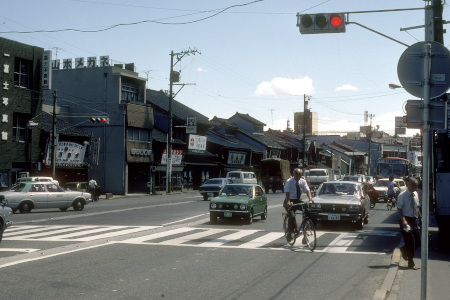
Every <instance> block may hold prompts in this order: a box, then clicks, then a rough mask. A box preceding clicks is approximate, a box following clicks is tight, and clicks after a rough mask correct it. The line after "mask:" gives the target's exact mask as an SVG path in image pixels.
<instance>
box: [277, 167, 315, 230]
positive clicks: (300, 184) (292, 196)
mask: <svg viewBox="0 0 450 300" xmlns="http://www.w3.org/2000/svg"><path fill="white" fill-rule="evenodd" d="M302 174H303V172H302V169H300V168H296V169H294V171H293V173H292V175H293V177H291V178H289V179H288V180H287V181H286V184H285V185H284V191H285V192H286V197H285V199H284V203H283V207H284V209H285V210H286V212H287V213H288V215H289V221H288V234H292V233H295V234H296V233H299V232H298V226H297V224H295V211H293V210H290V209H289V208H290V207H291V205H292V204H297V203H300V202H301V200H300V196H301V195H302V191H303V192H305V193H307V195H308V199H309V201H310V202H311V203H312V202H313V200H312V197H311V192H310V190H309V187H308V183H307V182H306V180H305V179H303V178H302Z"/></svg>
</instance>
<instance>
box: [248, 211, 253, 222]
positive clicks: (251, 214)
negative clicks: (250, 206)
mask: <svg viewBox="0 0 450 300" xmlns="http://www.w3.org/2000/svg"><path fill="white" fill-rule="evenodd" d="M252 223H253V210H251V211H250V213H249V214H248V216H247V224H248V225H250V224H252Z"/></svg>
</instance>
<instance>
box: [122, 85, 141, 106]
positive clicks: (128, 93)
mask: <svg viewBox="0 0 450 300" xmlns="http://www.w3.org/2000/svg"><path fill="white" fill-rule="evenodd" d="M122 102H140V101H139V88H137V87H134V86H131V85H127V84H123V85H122Z"/></svg>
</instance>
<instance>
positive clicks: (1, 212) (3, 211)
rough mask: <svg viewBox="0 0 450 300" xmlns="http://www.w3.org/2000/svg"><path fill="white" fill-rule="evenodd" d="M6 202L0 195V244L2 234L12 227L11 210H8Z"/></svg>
mask: <svg viewBox="0 0 450 300" xmlns="http://www.w3.org/2000/svg"><path fill="white" fill-rule="evenodd" d="M7 205H8V203H7V201H6V200H5V199H4V198H3V197H2V196H1V195H0V242H1V241H2V238H3V232H4V231H5V229H6V228H8V227H9V226H11V225H12V223H13V222H12V221H11V215H12V209H11V208H9V207H8V206H7Z"/></svg>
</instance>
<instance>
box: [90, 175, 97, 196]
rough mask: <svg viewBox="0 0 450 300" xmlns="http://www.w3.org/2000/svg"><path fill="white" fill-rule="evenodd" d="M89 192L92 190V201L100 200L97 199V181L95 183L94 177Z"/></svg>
mask: <svg viewBox="0 0 450 300" xmlns="http://www.w3.org/2000/svg"><path fill="white" fill-rule="evenodd" d="M89 190H90V193H91V196H92V201H98V199H97V181H95V179H94V178H92V177H91V180H89ZM96 199H97V200H96Z"/></svg>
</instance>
